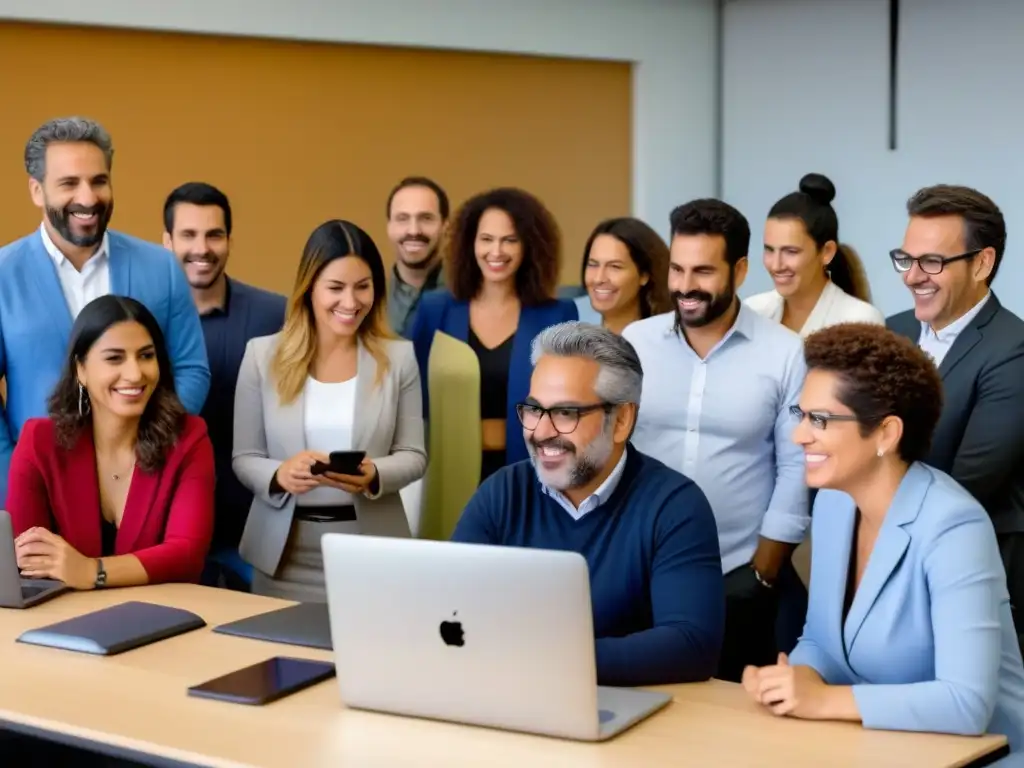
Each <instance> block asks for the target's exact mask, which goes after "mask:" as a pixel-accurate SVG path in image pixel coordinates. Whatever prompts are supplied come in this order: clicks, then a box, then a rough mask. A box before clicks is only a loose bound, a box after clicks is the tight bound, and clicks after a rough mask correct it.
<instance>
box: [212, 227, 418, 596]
mask: <svg viewBox="0 0 1024 768" xmlns="http://www.w3.org/2000/svg"><path fill="white" fill-rule="evenodd" d="M385 297H386V287H385V272H384V262H383V261H382V259H381V256H380V252H379V251H378V250H377V246H376V245H375V244H374V242H373V240H372V239H371V238H370V236H369V235H368V234H367V233H366V232H364V231H363V230H362V229H360V228H359V227H357V226H356V225H355V224H352V223H351V222H348V221H341V220H332V221H328V222H325V223H324V224H321V225H320V226H319V227H317V228H316V229H315V230H314V231H313V233H312V234H311V235H310V237H309V240H308V241H307V243H306V247H305V248H304V250H303V253H302V259H301V261H300V262H299V269H298V274H297V275H296V279H295V286H294V289H293V290H292V294H291V297H290V299H289V302H288V309H287V314H286V316H285V323H284V328H283V329H282V330H281V332H280V333H277V334H275V335H273V336H264V337H262V338H257V339H253V340H252V341H250V342H249V344H248V346H247V348H246V351H245V358H244V359H243V361H242V367H241V370H240V372H239V375H238V389H237V392H236V394H235V445H234V452H233V461H232V466H233V468H234V470H235V474H237V475H238V478H239V480H241V481H242V484H243V485H245V486H246V487H247V488H249V489H250V490H251V491H252V492H253V494H254V499H253V503H252V507H251V510H250V513H249V518H248V520H247V522H246V526H245V532H244V533H243V534H242V542H241V545H240V546H239V552H240V554H241V555H242V557H243V558H244V559H245V560H247V561H248V562H250V563H252V565H253V566H254V567H255V572H254V574H253V591H254V592H257V593H260V594H266V595H273V596H278V597H284V598H288V599H293V600H300V601H317V602H323V601H324V600H325V591H324V575H323V560H322V557H321V553H320V537H321V536H322V535H323V534H324V533H328V532H342V533H368V534H376V535H385V536H409V535H410V531H409V523H408V518H407V517H406V514H405V509H404V507H403V506H402V500H401V497H400V496H399V493H398V492H399V491H400V490H401V489H402V488H403V487H405V486H406V485H409V484H410V483H412V482H414V481H416V480H418V479H419V478H420V477H422V476H423V473H424V472H425V471H426V465H427V456H426V452H425V451H424V448H423V407H422V399H421V398H422V394H421V392H420V381H419V372H418V369H417V367H416V358H415V356H414V354H413V349H412V344H411V343H410V342H408V341H403V340H400V339H397V338H395V336H394V334H393V333H392V332H391V330H390V329H389V328H388V325H387V319H386V318H387V313H386V307H385V301H386V298H385ZM335 451H358V452H362V453H364V454H365V458H364V459H363V460H362V463H361V464H359V466H358V468H355V469H353V470H350V471H351V474H337V473H335V472H332V471H323V472H321V471H319V468H318V466H317V465H318V464H328V463H329V461H330V456H329V455H330V454H331V453H333V452H335Z"/></svg>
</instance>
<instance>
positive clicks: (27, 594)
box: [21, 584, 49, 600]
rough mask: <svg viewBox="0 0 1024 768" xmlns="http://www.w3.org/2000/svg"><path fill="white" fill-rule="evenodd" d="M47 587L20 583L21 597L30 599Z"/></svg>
mask: <svg viewBox="0 0 1024 768" xmlns="http://www.w3.org/2000/svg"><path fill="white" fill-rule="evenodd" d="M47 589H49V587H40V586H37V585H34V584H32V585H29V584H22V585H21V599H22V600H31V599H32V598H33V597H35V596H36V595H38V594H40V593H42V592H45V591H46V590H47Z"/></svg>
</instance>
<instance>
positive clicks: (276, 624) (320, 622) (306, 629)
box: [213, 603, 331, 651]
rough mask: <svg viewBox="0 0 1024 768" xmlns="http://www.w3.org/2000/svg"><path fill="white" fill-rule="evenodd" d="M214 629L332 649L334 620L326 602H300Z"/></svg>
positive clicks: (279, 641) (215, 630)
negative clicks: (332, 622)
mask: <svg viewBox="0 0 1024 768" xmlns="http://www.w3.org/2000/svg"><path fill="white" fill-rule="evenodd" d="M213 631H214V632H220V633H221V634H225V635H234V636H236V637H248V638H251V639H253V640H266V641H268V642H271V643H284V644H286V645H299V646H303V647H305V648H319V649H321V650H324V651H329V650H331V620H330V618H329V616H328V615H327V604H326V603H299V604H298V605H289V606H288V607H287V608H278V609H276V610H273V611H269V612H267V613H259V614H257V615H255V616H249V617H247V618H244V619H239V620H238V621H232V622H231V623H229V624H221V625H220V626H218V627H214V628H213Z"/></svg>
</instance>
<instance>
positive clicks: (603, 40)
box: [0, 0, 718, 234]
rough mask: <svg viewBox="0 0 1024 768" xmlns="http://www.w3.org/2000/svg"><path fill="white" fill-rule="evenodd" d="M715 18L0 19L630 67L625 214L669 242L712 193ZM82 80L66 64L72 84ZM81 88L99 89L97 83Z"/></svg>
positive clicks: (551, 7)
mask: <svg viewBox="0 0 1024 768" xmlns="http://www.w3.org/2000/svg"><path fill="white" fill-rule="evenodd" d="M716 9H717V3H716V1H715V0H629V1H628V2H626V1H625V0H514V1H509V0H292V1H291V2H288V3H285V2H281V1H280V0H267V1H266V2H259V1H254V0H173V2H171V1H170V0H168V1H166V2H164V1H162V0H89V2H85V3H82V2H74V1H72V0H34V2H32V3H29V2H27V1H26V0H0V19H3V18H8V19H21V20H31V21H56V22H68V23H81V24H93V25H105V26H118V27H131V28H139V29H159V30H180V31H191V32H210V33H217V34H238V35H247V36H258V37H283V38H294V39H305V40H319V41H337V42H352V43H369V44H383V45H391V44H393V45H401V46H422V47H430V48H448V49H463V50H481V51H505V52H514V53H525V54H542V55H554V56H568V57H578V58H595V59H607V60H619V61H631V62H635V66H634V81H633V98H634V106H633V117H634V121H633V130H634V169H633V213H634V214H635V215H637V216H640V217H642V218H644V219H646V220H647V221H649V222H650V223H651V225H652V226H654V227H655V228H656V229H658V230H659V231H662V232H664V233H665V234H667V229H668V214H669V211H670V210H671V208H672V207H673V206H675V205H678V204H679V203H681V202H684V201H686V200H688V199H690V198H693V197H698V196H704V195H711V194H714V193H715V191H716V189H717V182H718V179H717V177H716V176H717V168H716V162H715V157H716V154H715V146H716V141H717V125H716V110H715V105H716V98H717V83H716V81H715V78H714V76H713V73H714V71H715V64H716V59H717V40H716V28H717V10H716ZM26 66H30V64H29V63H26ZM88 71H89V67H88V62H73V63H71V62H69V76H70V77H74V76H75V74H74V73H79V74H81V73H83V72H88ZM8 74H9V75H10V74H11V73H8ZM97 78H98V79H97ZM87 79H89V80H90V82H91V83H92V84H93V87H102V73H92V74H91V75H88V76H87ZM594 98H600V94H594ZM526 108H528V105H526Z"/></svg>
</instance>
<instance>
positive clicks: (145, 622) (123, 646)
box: [18, 600, 206, 656]
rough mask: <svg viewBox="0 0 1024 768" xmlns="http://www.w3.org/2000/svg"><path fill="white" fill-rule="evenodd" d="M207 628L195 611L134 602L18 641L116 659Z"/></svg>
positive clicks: (41, 629)
mask: <svg viewBox="0 0 1024 768" xmlns="http://www.w3.org/2000/svg"><path fill="white" fill-rule="evenodd" d="M205 626H206V622H205V621H203V620H202V619H201V618H200V617H199V616H196V614H194V613H192V612H191V611H185V610H182V609H181V608H172V607H170V606H167V605H157V604H155V603H143V602H140V601H137V600H133V601H130V602H127V603H120V604H119V605H112V606H110V607H109V608H103V609H102V610H99V611H93V612H92V613H86V614H84V615H82V616H76V617H75V618H73V619H67V620H65V621H59V622H57V623H56V624H50V625H48V626H45V627H38V628H37V629H30V630H27V631H26V632H23V633H22V634H21V636H20V637H18V642H19V643H28V644H30V645H45V646H47V647H49V648H60V649H62V650H65V651H77V652H78V653H92V654H96V655H98V656H113V655H115V654H118V653H124V652H125V651H130V650H132V649H133V648H140V647H141V646H143V645H149V644H150V643H155V642H157V641H159V640H165V639H167V638H169V637H174V636H176V635H180V634H183V633H185V632H191V631H192V630H193V629H199V628H200V627H205Z"/></svg>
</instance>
